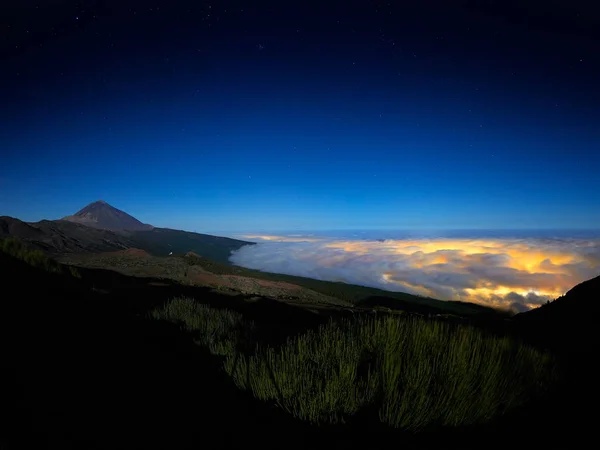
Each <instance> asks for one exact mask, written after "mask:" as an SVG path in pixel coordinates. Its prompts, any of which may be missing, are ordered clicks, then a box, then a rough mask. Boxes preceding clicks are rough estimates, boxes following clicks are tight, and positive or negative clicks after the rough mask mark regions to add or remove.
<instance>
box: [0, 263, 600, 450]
mask: <svg viewBox="0 0 600 450" xmlns="http://www.w3.org/2000/svg"><path fill="white" fill-rule="evenodd" d="M0 267H1V271H2V272H1V273H2V274H3V280H4V281H3V283H4V285H5V289H6V290H5V292H6V294H5V295H4V297H3V299H4V301H3V303H4V308H3V314H2V316H1V322H2V323H1V324H0V329H1V330H2V332H3V342H4V343H5V353H4V356H3V365H4V366H5V368H4V374H5V375H7V376H6V377H5V383H6V385H5V386H7V387H8V389H6V390H5V392H4V401H3V402H2V408H3V410H4V411H3V413H4V417H6V418H9V421H8V422H5V424H4V425H5V428H4V429H5V431H4V433H3V439H4V443H6V445H5V447H3V448H79V449H85V448H107V449H108V448H111V449H114V448H195V447H197V446H199V445H201V444H202V443H203V442H204V443H205V442H206V439H217V443H216V444H215V445H211V447H213V446H216V447H223V446H227V445H229V443H233V442H234V441H235V442H245V443H246V444H248V443H267V444H268V443H269V442H271V440H272V438H273V436H274V434H273V433H275V434H276V435H278V434H279V433H281V432H282V431H283V430H286V432H287V433H294V434H293V435H294V438H293V439H292V441H291V442H287V443H286V444H285V445H286V447H293V448H302V446H303V445H305V444H304V442H305V440H307V439H310V437H311V434H305V432H306V431H310V430H315V428H314V426H309V425H307V424H305V423H302V422H300V421H298V420H294V419H292V418H291V417H290V416H288V415H286V414H284V413H282V412H281V411H278V410H277V409H276V408H274V407H272V406H269V405H268V404H265V403H263V402H259V401H257V400H255V399H253V398H252V397H251V396H250V395H248V394H247V393H244V392H242V391H239V390H238V389H236V387H235V386H234V385H233V383H232V382H231V381H230V380H228V379H227V378H226V377H225V376H224V374H223V373H222V371H221V370H220V368H219V362H218V361H217V360H216V359H215V358H214V357H212V356H210V355H209V354H208V353H207V352H205V351H203V350H202V349H201V348H200V347H198V346H196V345H194V344H193V342H192V338H193V336H188V333H186V332H185V331H182V330H181V329H180V328H179V327H178V326H176V325H173V324H168V323H164V322H157V321H149V320H147V319H146V314H147V312H148V311H150V310H151V309H153V308H154V307H156V306H159V305H161V304H164V302H165V301H167V300H168V299H170V298H173V297H174V296H181V295H185V296H193V297H194V298H196V299H198V300H199V301H201V302H204V303H208V304H211V305H213V306H215V307H227V308H233V309H235V310H237V311H242V312H243V313H244V314H247V315H249V316H250V317H252V318H253V319H254V320H257V321H258V322H259V323H261V324H263V325H264V329H266V330H271V331H270V332H269V334H270V336H268V338H269V339H271V340H272V339H284V338H285V336H288V335H290V334H293V333H294V332H295V331H294V330H298V331H300V330H303V329H306V328H307V327H309V328H310V327H314V326H317V325H318V324H319V323H322V322H323V320H326V318H325V317H323V316H321V315H315V314H311V313H309V312H306V310H304V309H302V308H297V307H294V306H289V305H286V304H284V303H281V302H277V301H273V300H270V299H267V298H259V299H256V298H250V297H248V296H245V297H244V296H236V297H232V296H230V295H226V294H220V293H218V292H215V291H214V290H211V289H208V288H200V287H192V286H183V285H180V284H178V283H175V282H172V281H167V280H164V279H154V278H139V277H128V276H124V275H121V274H118V273H116V272H112V271H108V270H101V269H84V268H80V269H78V270H79V271H80V275H79V277H72V276H69V275H66V274H62V275H60V274H53V273H48V272H46V271H44V270H41V269H37V268H34V267H31V266H30V265H27V264H25V263H24V262H22V261H19V260H17V259H15V258H12V257H10V256H8V255H6V254H3V253H0ZM595 284H597V283H596V282H595ZM595 284H594V283H593V284H591V285H587V286H586V285H585V283H584V284H583V285H581V286H584V287H583V288H580V289H578V288H576V289H574V291H573V292H577V293H580V294H581V295H582V296H585V299H584V297H579V298H578V300H577V302H579V301H592V300H591V299H592V298H593V297H589V296H588V295H591V296H593V295H597V293H598V291H597V290H596V287H597V286H595ZM9 286H10V287H9ZM588 289H591V290H588ZM8 292H10V293H11V294H8ZM571 295H573V294H571ZM586 299H587V300H586ZM249 300H251V301H249ZM569 300H571V298H570V296H569V295H567V296H565V298H564V299H562V300H561V303H557V305H558V304H562V305H564V306H562V308H565V310H568V309H569V307H570V306H571V305H576V303H572V304H570V302H569ZM339 313H340V314H343V311H342V310H340V312H339ZM524 317H525V315H524ZM532 326H533V327H534V328H533V329H532V330H531V331H533V330H536V331H537V330H542V329H543V328H544V327H545V326H546V325H545V324H543V323H542V322H539V323H537V324H534V325H532ZM532 334H534V335H535V334H536V333H532ZM278 336H279V337H278ZM596 343H597V340H596V341H595V342H592V341H588V342H586V343H582V344H583V345H581V346H580V347H578V350H582V351H587V352H590V351H592V349H594V348H596V347H594V346H593V345H595V344H596ZM558 351H559V352H560V353H559V354H560V356H561V357H564V358H565V360H569V361H570V360H571V359H572V358H571V355H570V352H569V350H568V349H564V348H561V349H559V350H558ZM565 351H566V353H563V352H565ZM592 354H595V353H591V354H589V353H588V354H587V356H588V357H589V356H591V355H592ZM592 359H593V361H590V360H589V358H587V357H585V358H582V359H581V360H580V363H579V365H578V369H579V370H578V371H576V372H574V371H570V372H569V373H568V374H567V378H565V379H563V381H562V384H561V385H560V387H559V388H557V389H558V390H555V391H553V392H552V396H551V397H549V398H547V399H545V400H541V401H540V402H538V403H536V404H534V405H532V406H531V407H528V408H525V409H523V410H521V411H517V412H515V414H513V415H512V416H510V417H507V418H505V419H503V420H502V421H501V422H499V423H497V424H495V425H494V424H491V425H489V426H486V427H476V428H468V429H464V430H462V431H461V430H438V431H436V432H435V433H434V434H420V435H416V436H415V435H412V434H406V433H400V434H398V435H397V437H396V439H398V438H401V439H403V440H402V441H399V442H403V443H405V444H407V443H410V442H413V440H414V439H418V441H419V442H429V441H430V440H437V439H441V438H443V439H445V442H446V443H450V442H453V439H455V438H456V439H459V440H460V441H462V440H463V439H464V438H465V437H466V436H469V437H470V438H474V437H475V436H478V435H479V434H481V433H484V434H486V435H488V434H490V433H493V435H494V436H497V437H498V439H500V438H501V437H502V436H504V437H507V435H506V433H507V430H515V429H517V430H519V431H518V435H519V437H520V439H523V438H534V437H535V436H536V435H537V434H538V433H541V435H540V436H539V437H538V439H537V440H538V441H543V440H545V439H556V438H559V437H565V436H569V435H571V438H572V439H574V440H578V439H583V438H584V437H585V434H584V432H585V431H586V429H585V428H583V429H582V428H581V427H584V426H586V425H585V424H586V423H589V422H590V421H592V417H591V416H590V415H588V412H587V405H588V403H589V402H593V401H594V399H597V397H595V395H596V394H597V393H596V392H595V391H593V390H592V389H591V388H592V387H594V386H595V385H596V383H595V382H593V378H594V376H593V373H595V372H590V370H591V369H592V368H593V367H595V358H593V357H592ZM582 370H587V371H588V373H586V372H581V371H582ZM524 423H526V427H525V428H523V427H524ZM349 426H350V428H348V426H342V425H340V426H333V427H321V428H319V429H320V430H322V431H323V430H327V429H331V430H332V431H335V430H338V431H342V430H345V431H347V432H348V431H350V430H354V431H361V430H362V431H368V430H371V431H374V430H377V429H381V430H382V431H383V429H384V428H381V425H376V424H375V423H372V422H371V421H370V420H368V418H361V417H357V418H356V421H355V422H354V423H353V424H351V425H349ZM576 430H578V431H576ZM397 433H398V432H397ZM457 433H458V434H457ZM464 433H467V435H465V436H463V437H461V436H462V435H463V434H464ZM339 439H341V435H340V438H339ZM346 439H348V441H347V442H346V444H351V443H352V442H353V439H355V438H353V437H352V433H351V434H349V435H348V434H347V435H346ZM342 442H343V440H342ZM353 443H354V444H356V446H357V447H358V446H359V445H361V444H360V441H354V442H353ZM381 444H382V446H383V442H382V443H381ZM306 445H308V443H307V444H306ZM370 445H371V446H372V447H379V445H378V441H377V440H372V441H370ZM381 448H382V447H381Z"/></svg>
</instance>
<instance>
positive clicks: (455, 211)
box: [0, 0, 600, 231]
mask: <svg viewBox="0 0 600 450" xmlns="http://www.w3.org/2000/svg"><path fill="white" fill-rule="evenodd" d="M410 3H414V5H412V6H411V5H410ZM37 4H38V6H36V2H32V1H29V0H19V1H13V2H3V3H2V6H1V10H0V30H1V34H0V45H1V46H0V50H1V53H0V54H1V59H0V75H1V77H2V83H0V101H1V102H2V103H1V105H2V108H0V153H1V159H0V215H10V216H14V217H18V218H20V219H23V220H27V221H36V220H41V219H44V218H48V219H56V218H60V217H62V216H66V215H68V214H72V213H74V212H75V211H77V210H78V209H80V208H82V207H83V206H85V205H86V204H88V203H90V202H92V201H95V200H98V199H103V200H105V201H107V202H108V203H110V204H111V205H113V206H115V207H117V208H120V209H123V210H125V211H127V212H129V213H130V214H132V215H134V216H135V217H136V218H138V219H140V220H142V221H143V222H147V223H151V224H153V225H155V226H168V227H171V228H180V229H185V230H198V231H202V230H203V231H209V230H210V231H219V230H223V231H251V230H257V229H260V230H327V229H368V228H386V229H402V228H411V229H421V228H441V229H450V228H474V229H479V228H484V229H485V228H509V229H512V228H515V229H522V228H529V229H531V228H557V229H559V228H599V224H600V85H599V80H600V51H599V49H600V21H599V20H598V19H599V16H598V15H597V14H596V13H595V10H594V6H593V2H580V1H569V2H566V1H565V2H559V1H545V2H543V3H542V2H537V1H535V2H534V1H506V0H503V1H485V2H484V1H481V2H479V1H472V2H467V1H456V2H446V1H419V2H400V1H394V2H386V1H383V2H376V1H364V2H361V1H353V2H349V1H344V2H334V1H321V2H307V1H297V2H296V1H281V0H278V1H272V2H270V1H269V2H267V1H252V2H229V1H194V2H183V1H175V0H174V1H160V0H145V1H137V2H132V1H127V0H121V1H106V2H104V1H79V2H71V1H59V0H53V1H41V0H40V1H39V2H37ZM324 5H326V6H324ZM416 5H418V6H416ZM586 5H591V6H586Z"/></svg>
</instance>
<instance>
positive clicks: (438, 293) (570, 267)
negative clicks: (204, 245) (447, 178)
mask: <svg viewBox="0 0 600 450" xmlns="http://www.w3.org/2000/svg"><path fill="white" fill-rule="evenodd" d="M244 237H245V238H247V239H253V240H255V241H263V242H259V244H257V245H253V246H246V247H242V248H241V249H240V250H238V251H236V252H235V253H234V254H233V255H232V257H231V261H232V262H233V263H234V264H238V265H240V266H244V267H248V268H253V269H259V270H264V271H268V272H278V273H286V274H290V275H300V276H305V277H311V278H316V279H321V280H330V281H343V282H346V283H352V284H360V285H365V286H372V287H378V288H382V289H387V290H390V291H403V292H409V293H412V294H419V295H424V296H428V297H434V298H439V299H442V300H462V301H469V302H476V303H481V304H485V305H489V306H494V307H502V308H510V309H512V310H514V311H523V310H527V309H530V308H534V307H536V306H538V305H540V304H542V303H544V302H546V301H547V300H551V299H554V298H556V297H558V296H560V295H563V294H564V293H565V292H566V291H568V290H569V289H570V288H571V287H573V286H574V285H576V284H578V283H580V282H582V281H584V280H586V279H589V278H592V277H594V276H596V275H598V274H599V273H600V240H599V239H593V240H578V239H439V238H438V239H416V240H415V239H410V240H372V241H364V240H363V241H360V240H329V239H326V238H321V239H320V238H318V237H314V236H310V237H307V238H303V237H302V236H257V235H251V236H250V235H248V236H244Z"/></svg>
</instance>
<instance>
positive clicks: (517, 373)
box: [153, 299, 554, 430]
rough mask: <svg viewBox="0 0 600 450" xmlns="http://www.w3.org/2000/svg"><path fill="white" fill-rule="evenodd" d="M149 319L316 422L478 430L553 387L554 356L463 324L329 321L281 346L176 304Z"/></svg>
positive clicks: (264, 395)
mask: <svg viewBox="0 0 600 450" xmlns="http://www.w3.org/2000/svg"><path fill="white" fill-rule="evenodd" d="M153 317H154V318H157V319H167V320H171V321H180V322H182V323H184V324H185V326H186V328H187V329H190V330H196V331H198V332H199V335H200V336H201V337H200V338H199V339H198V340H197V342H198V343H199V344H201V345H205V346H207V347H208V348H210V350H211V351H212V352H213V353H215V354H219V355H222V356H224V357H225V359H224V369H225V371H226V372H227V373H228V374H229V375H230V376H231V377H232V378H233V380H234V382H235V383H236V385H237V386H238V387H239V388H241V389H244V390H248V391H250V392H252V393H253V395H254V396H255V397H257V398H259V399H261V400H266V401H272V402H275V403H276V404H277V405H278V406H279V407H281V408H282V409H284V410H285V411H287V412H289V413H290V414H292V415H293V416H295V417H298V418H300V419H304V420H307V421H310V422H314V423H337V422H347V421H348V420H350V419H351V417H352V416H353V415H355V414H356V413H358V412H359V411H361V410H362V409H364V408H371V409H373V410H375V411H377V414H378V417H379V420H380V421H381V422H383V423H385V424H388V425H390V426H392V427H398V428H402V429H408V430H420V429H423V428H425V427H427V426H430V425H444V426H460V425H469V424H475V423H480V422H485V421H487V420H489V419H492V418H494V417H496V416H499V415H501V414H503V413H505V412H506V411H507V410H509V409H510V408H512V407H514V406H517V405H520V404H523V403H524V402H526V401H527V400H528V399H529V398H530V397H531V396H532V395H535V394H536V393H539V392H540V391H541V390H543V389H544V387H545V386H546V385H547V384H548V383H550V382H552V381H553V378H554V364H553V360H552V358H551V357H550V356H549V355H547V354H545V353H541V352H539V351H537V350H534V349H532V348H530V347H527V346H524V345H523V344H521V343H519V342H517V341H514V340H511V339H509V338H507V337H496V336H487V335H485V334H484V333H483V332H482V331H480V330H478V329H475V328H472V327H470V326H466V325H455V324H449V323H446V322H442V321H430V320H426V319H423V318H416V317H406V316H386V317H380V318H364V317H363V318H360V317H359V318H352V319H346V320H344V321H341V322H330V323H328V324H326V325H322V326H321V327H320V328H318V329H316V330H309V331H307V332H305V333H304V334H302V335H300V336H295V337H291V338H289V339H288V341H287V342H286V343H285V345H283V346H280V347H271V346H264V345H263V346H258V345H255V344H253V341H252V333H253V327H254V324H253V323H252V322H248V321H245V320H244V319H243V317H242V316H241V315H240V314H238V313H236V312H233V311H227V310H217V309H213V308H210V307H208V306H205V305H199V304H197V303H196V302H194V301H193V300H192V299H174V300H172V301H171V302H170V303H169V304H167V305H166V306H165V307H164V308H163V309H162V310H158V311H154V312H153Z"/></svg>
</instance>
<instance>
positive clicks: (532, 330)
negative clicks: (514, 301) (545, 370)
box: [514, 276, 600, 353]
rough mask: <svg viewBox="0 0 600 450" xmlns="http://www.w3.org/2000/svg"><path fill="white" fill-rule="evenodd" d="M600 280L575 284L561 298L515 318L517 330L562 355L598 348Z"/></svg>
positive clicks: (599, 343)
mask: <svg viewBox="0 0 600 450" xmlns="http://www.w3.org/2000/svg"><path fill="white" fill-rule="evenodd" d="M599 313H600V276H598V277H596V278H592V279H591V280H587V281H584V282H583V283H581V284H578V285H577V286H575V287H574V288H572V289H571V290H570V291H568V292H567V293H566V294H565V295H563V296H562V297H559V298H557V299H556V300H554V301H553V302H550V303H548V304H546V305H543V306H541V307H539V308H536V309H533V310H531V311H527V312H525V313H521V314H518V315H517V316H515V318H514V320H515V323H516V324H517V327H518V328H519V330H520V331H521V332H522V333H523V334H525V335H526V336H528V338H529V339H530V340H532V341H535V342H540V343H543V344H544V345H546V346H550V347H552V348H555V349H558V350H560V351H562V352H563V353H565V352H566V353H571V352H585V351H588V350H590V348H598V347H599V346H600V335H599V333H598V331H597V330H598V318H599Z"/></svg>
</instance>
